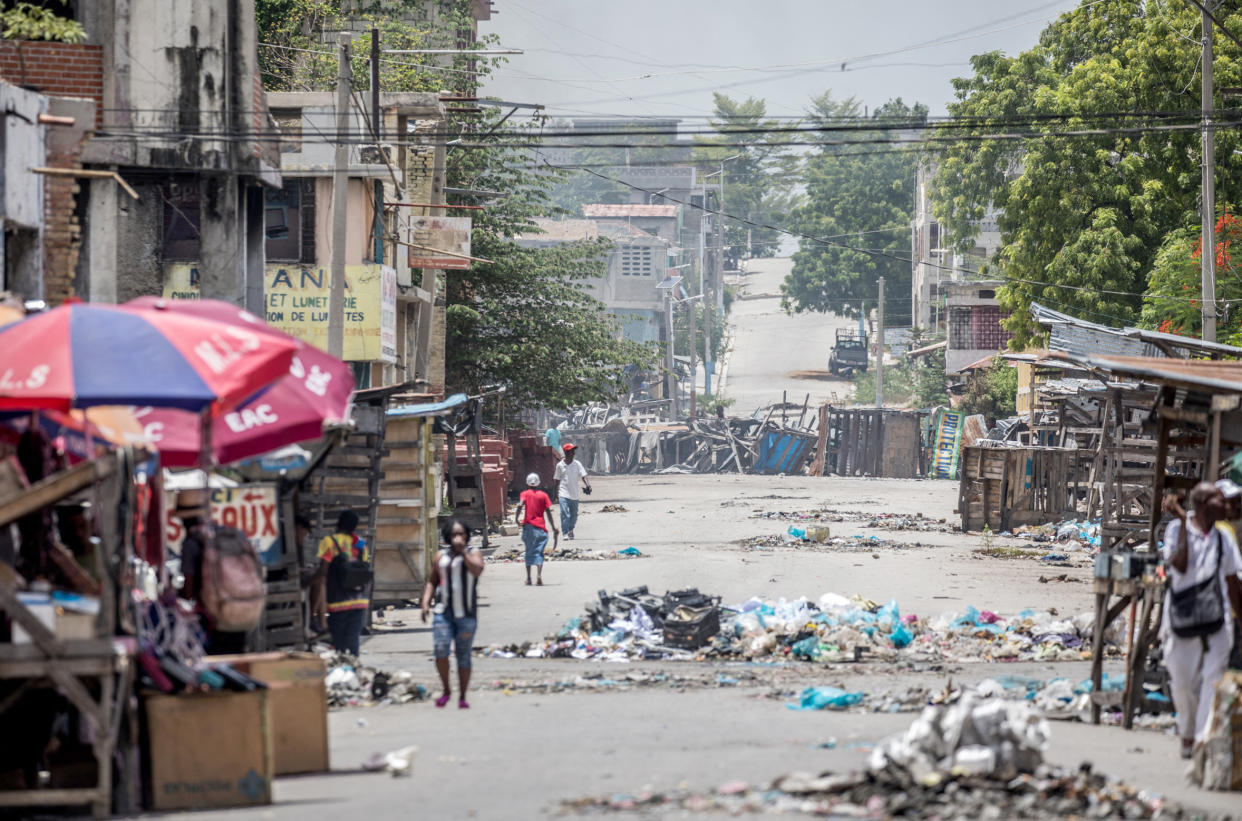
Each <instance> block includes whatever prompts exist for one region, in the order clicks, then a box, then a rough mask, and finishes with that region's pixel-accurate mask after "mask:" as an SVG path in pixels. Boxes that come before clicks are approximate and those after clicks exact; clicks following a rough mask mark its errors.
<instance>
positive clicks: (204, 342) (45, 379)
mask: <svg viewBox="0 0 1242 821" xmlns="http://www.w3.org/2000/svg"><path fill="white" fill-rule="evenodd" d="M263 327H264V328H265V327H266V326H263ZM296 349H297V342H296V340H293V339H292V338H289V337H286V338H281V337H280V336H276V335H273V334H270V333H265V332H264V330H262V329H260V328H252V327H246V326H244V325H238V324H233V323H227V322H220V321H218V320H212V319H209V318H206V317H201V316H190V315H187V314H185V313H180V312H172V311H163V310H158V309H156V308H140V307H133V306H125V305H101V304H88V303H83V302H76V303H72V304H65V305H62V306H60V307H59V308H55V309H53V310H51V311H47V312H45V313H41V314H36V315H34V316H30V317H27V318H26V319H23V320H21V321H20V322H15V323H13V324H11V325H6V326H4V327H2V328H0V408H21V409H28V410H29V409H37V408H52V409H55V410H69V409H71V408H87V407H93V406H96V405H150V406H154V407H161V408H180V409H182V410H187V411H195V412H201V411H203V410H205V409H207V408H209V407H211V406H212V405H215V406H216V409H217V410H226V409H229V408H232V407H233V406H234V405H236V404H238V403H239V402H242V401H244V400H246V399H247V398H248V397H251V396H253V395H254V394H255V393H257V392H258V391H259V390H261V389H262V388H264V387H266V386H267V385H269V384H271V383H272V382H273V381H275V380H276V379H279V378H281V377H283V376H284V375H286V374H287V373H288V372H289V366H290V363H291V362H292V360H293V355H294V353H295V351H296Z"/></svg>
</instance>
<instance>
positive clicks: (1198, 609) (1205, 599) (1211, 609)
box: [1169, 526, 1225, 639]
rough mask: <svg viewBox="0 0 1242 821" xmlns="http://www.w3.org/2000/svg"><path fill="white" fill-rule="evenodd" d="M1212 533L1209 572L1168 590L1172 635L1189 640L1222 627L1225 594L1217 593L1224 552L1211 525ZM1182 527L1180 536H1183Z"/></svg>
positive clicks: (1219, 591)
mask: <svg viewBox="0 0 1242 821" xmlns="http://www.w3.org/2000/svg"><path fill="white" fill-rule="evenodd" d="M1212 533H1213V535H1215V536H1216V566H1215V567H1214V568H1212V575H1210V576H1208V578H1206V579H1204V580H1203V581H1201V582H1199V583H1197V584H1192V585H1190V586H1189V587H1186V588H1183V589H1181V590H1173V589H1172V587H1170V589H1169V627H1170V628H1171V629H1172V630H1173V635H1175V636H1178V637H1179V638H1183V639H1189V638H1196V637H1198V636H1210V635H1212V634H1213V633H1215V632H1216V631H1217V630H1219V629H1221V628H1222V627H1224V626H1225V597H1224V595H1223V594H1222V593H1221V589H1220V588H1221V584H1220V559H1221V554H1222V553H1223V552H1224V545H1223V544H1222V542H1221V538H1220V531H1219V530H1217V529H1216V528H1212ZM1185 534H1186V530H1185V526H1183V528H1182V533H1181V538H1182V539H1184V538H1186V535H1185Z"/></svg>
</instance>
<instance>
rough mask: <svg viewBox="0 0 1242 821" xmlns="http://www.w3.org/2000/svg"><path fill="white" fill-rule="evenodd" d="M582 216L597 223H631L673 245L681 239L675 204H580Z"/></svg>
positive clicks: (678, 213) (679, 222) (678, 217)
mask: <svg viewBox="0 0 1242 821" xmlns="http://www.w3.org/2000/svg"><path fill="white" fill-rule="evenodd" d="M582 216H584V217H586V218H587V219H593V220H595V221H596V222H599V223H605V222H607V223H621V224H624V225H632V226H634V227H635V228H639V229H641V230H643V231H646V232H647V233H648V234H652V235H653V236H657V237H660V238H662V239H665V240H667V241H668V242H669V243H670V244H673V245H676V244H677V243H678V242H680V240H681V219H682V209H681V208H680V207H679V206H676V205H646V204H642V203H622V204H616V205H614V204H611V203H592V204H589V205H584V206H582Z"/></svg>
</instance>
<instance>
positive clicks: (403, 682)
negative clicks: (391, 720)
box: [319, 650, 427, 707]
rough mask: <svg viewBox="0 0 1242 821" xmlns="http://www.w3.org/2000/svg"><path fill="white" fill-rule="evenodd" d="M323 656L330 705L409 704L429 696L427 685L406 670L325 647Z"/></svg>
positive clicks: (321, 656)
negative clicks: (380, 667)
mask: <svg viewBox="0 0 1242 821" xmlns="http://www.w3.org/2000/svg"><path fill="white" fill-rule="evenodd" d="M319 657H320V658H322V659H323V661H324V664H325V665H326V666H327V668H328V674H327V676H326V677H325V678H324V687H325V689H326V690H327V694H328V706H329V707H371V706H374V705H376V704H407V703H409V702H411V701H422V700H424V699H426V698H427V688H426V687H424V686H423V685H421V684H419V683H418V682H416V681H414V675H413V674H412V673H410V672H408V671H406V670H398V671H396V672H385V671H382V670H377V669H375V668H374V667H368V666H367V665H364V664H360V663H359V661H358V659H356V658H354V657H353V656H350V655H348V654H346V653H338V652H336V651H335V650H324V651H322V652H320V654H319Z"/></svg>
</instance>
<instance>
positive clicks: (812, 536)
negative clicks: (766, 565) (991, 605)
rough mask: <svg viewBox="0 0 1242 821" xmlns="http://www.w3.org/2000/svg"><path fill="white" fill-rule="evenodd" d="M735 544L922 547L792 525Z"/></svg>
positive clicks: (838, 549)
mask: <svg viewBox="0 0 1242 821" xmlns="http://www.w3.org/2000/svg"><path fill="white" fill-rule="evenodd" d="M735 544H737V545H739V546H741V547H742V548H744V549H746V550H772V549H774V548H778V547H787V548H792V549H796V550H812V551H817V550H823V551H830V552H833V553H850V552H858V553H861V552H866V551H871V550H908V549H910V548H912V547H922V546H923V544H922V543H921V542H898V541H894V540H892V539H885V538H884V537H882V536H875V535H871V536H863V535H861V534H855V535H853V536H849V537H845V536H833V535H832V533H831V531H830V530H829V529H828V528H827V527H826V526H822V525H821V526H818V527H817V526H806V527H798V526H796V525H790V526H789V529H788V530H787V531H785V532H784V533H777V534H771V535H768V536H752V537H750V538H748V539H740V540H738V541H737V542H736V543H735Z"/></svg>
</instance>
